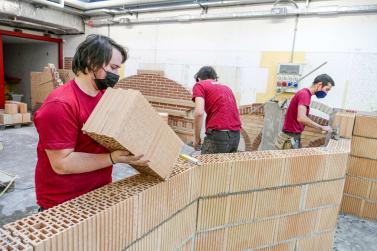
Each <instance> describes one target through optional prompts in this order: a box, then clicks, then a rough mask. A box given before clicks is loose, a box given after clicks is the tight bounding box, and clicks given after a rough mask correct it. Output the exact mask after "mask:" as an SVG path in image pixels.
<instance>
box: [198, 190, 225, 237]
mask: <svg viewBox="0 0 377 251" xmlns="http://www.w3.org/2000/svg"><path fill="white" fill-rule="evenodd" d="M227 200H228V198H227V197H225V196H224V197H217V198H210V199H200V200H199V208H198V230H205V229H209V228H213V227H218V226H223V225H225V224H226V221H227Z"/></svg>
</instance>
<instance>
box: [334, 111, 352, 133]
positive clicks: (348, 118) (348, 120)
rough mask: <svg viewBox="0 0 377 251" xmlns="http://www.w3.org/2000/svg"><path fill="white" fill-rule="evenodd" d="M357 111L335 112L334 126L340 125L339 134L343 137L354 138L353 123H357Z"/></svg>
mask: <svg viewBox="0 0 377 251" xmlns="http://www.w3.org/2000/svg"><path fill="white" fill-rule="evenodd" d="M355 115H356V114H355V113H351V112H338V113H336V114H335V118H334V121H333V127H337V126H339V136H340V137H343V138H348V139H350V138H352V131H353V125H354V123H355Z"/></svg>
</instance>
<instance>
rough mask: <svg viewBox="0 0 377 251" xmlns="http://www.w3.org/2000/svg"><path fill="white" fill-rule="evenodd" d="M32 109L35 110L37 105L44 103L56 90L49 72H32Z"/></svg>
mask: <svg viewBox="0 0 377 251" xmlns="http://www.w3.org/2000/svg"><path fill="white" fill-rule="evenodd" d="M30 87H31V107H32V109H34V107H35V105H36V104H37V103H43V101H44V100H45V99H46V97H47V96H48V94H50V92H51V91H52V90H54V88H55V86H54V81H53V78H52V75H51V73H50V72H49V71H44V72H31V73H30Z"/></svg>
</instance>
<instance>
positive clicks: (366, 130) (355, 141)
mask: <svg viewBox="0 0 377 251" xmlns="http://www.w3.org/2000/svg"><path fill="white" fill-rule="evenodd" d="M376 128H377V115H376V114H368V113H358V114H357V115H356V119H355V125H354V128H353V136H352V147H351V157H350V162H349V167H348V173H347V179H346V185H345V189H344V197H343V202H342V211H343V212H344V213H349V214H353V215H356V216H359V217H363V218H367V219H372V220H377V131H376Z"/></svg>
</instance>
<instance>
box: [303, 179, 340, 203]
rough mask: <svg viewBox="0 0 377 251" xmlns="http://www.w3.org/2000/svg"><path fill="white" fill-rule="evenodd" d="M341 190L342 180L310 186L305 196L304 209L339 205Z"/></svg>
mask: <svg viewBox="0 0 377 251" xmlns="http://www.w3.org/2000/svg"><path fill="white" fill-rule="evenodd" d="M343 188H344V179H341V180H335V181H330V182H321V183H315V184H310V185H309V188H308V192H307V195H306V200H305V208H317V207H320V206H325V205H339V204H340V202H341V199H342V194H343Z"/></svg>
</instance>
